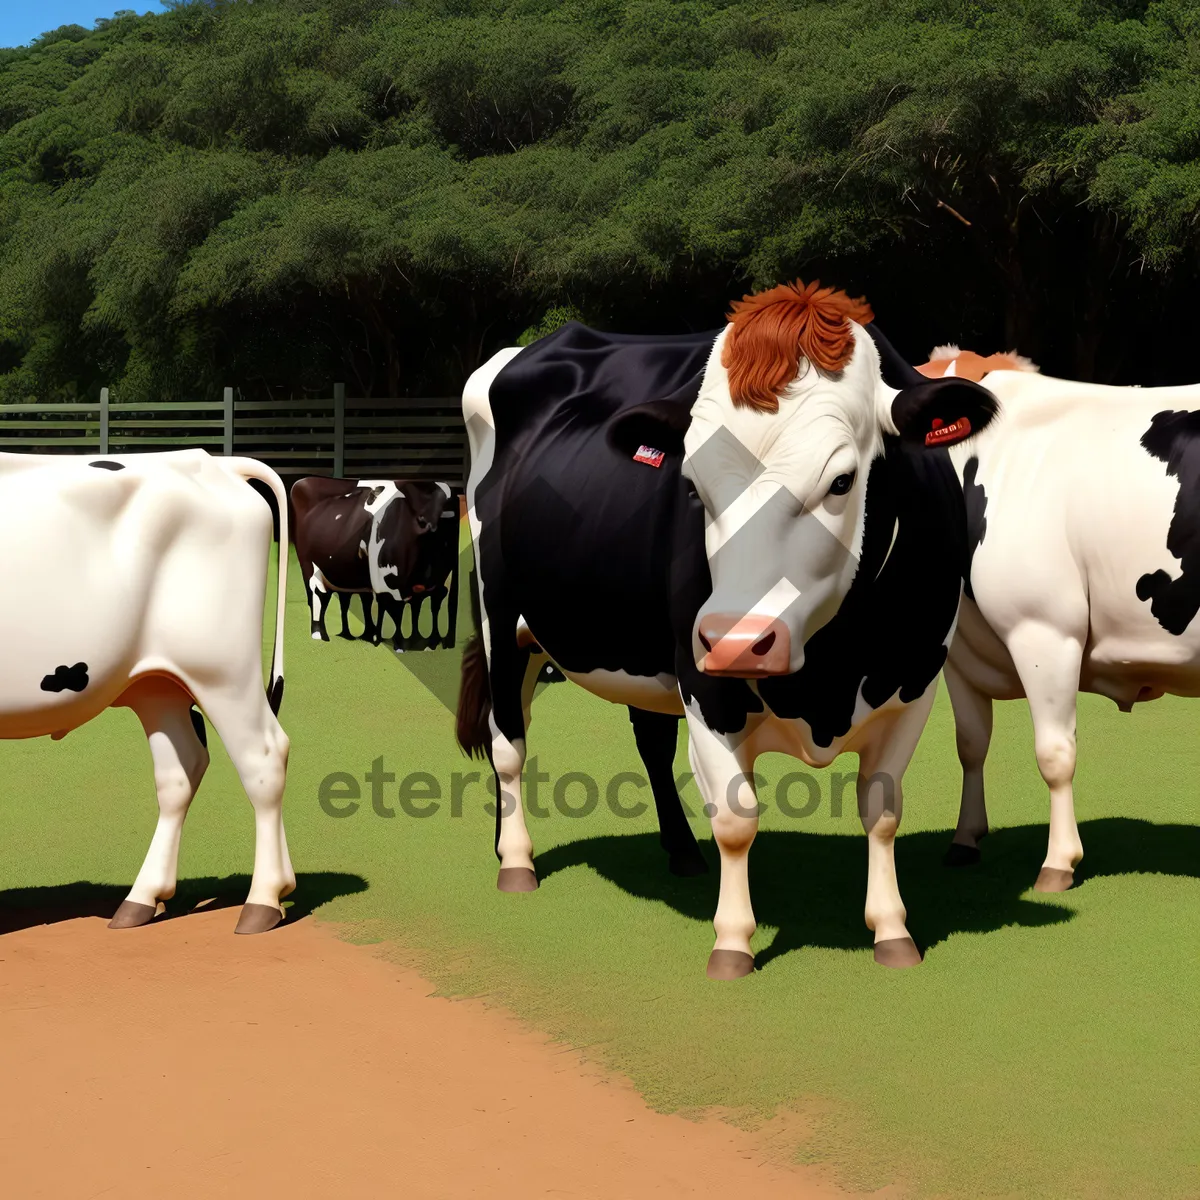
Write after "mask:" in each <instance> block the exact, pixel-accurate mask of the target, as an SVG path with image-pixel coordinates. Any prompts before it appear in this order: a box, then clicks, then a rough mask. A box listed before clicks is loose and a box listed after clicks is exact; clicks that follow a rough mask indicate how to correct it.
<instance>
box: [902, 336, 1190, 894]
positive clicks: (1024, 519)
mask: <svg viewBox="0 0 1200 1200" xmlns="http://www.w3.org/2000/svg"><path fill="white" fill-rule="evenodd" d="M917 370H918V371H920V372H921V374H922V375H924V376H927V377H932V378H935V379H936V378H946V377H951V378H953V377H958V378H971V379H977V380H981V381H982V382H983V383H984V384H985V385H986V386H987V388H988V389H989V390H990V391H992V392H993V393H994V394H995V395H996V396H997V397H998V398H999V400H1000V402H1001V404H1002V405H1003V407H1004V416H1003V419H1002V420H998V421H996V422H995V423H994V424H993V425H992V426H991V427H990V428H989V429H988V430H987V431H986V433H984V435H983V436H982V437H980V438H979V439H978V440H977V441H975V442H972V444H971V445H970V446H963V447H956V448H955V450H954V451H953V452H952V453H951V458H952V461H953V462H954V465H955V468H956V469H957V471H958V472H959V476H960V478H961V479H962V481H963V487H964V491H965V493H966V497H967V502H968V512H969V534H970V546H971V550H972V558H971V565H970V574H969V580H968V585H967V598H966V599H965V600H964V602H963V606H962V615H961V619H960V622H959V627H958V631H957V633H956V635H955V638H954V642H953V644H952V646H951V650H950V657H949V661H948V662H947V664H946V684H947V688H948V690H949V693H950V699H951V702H952V703H953V706H954V723H955V727H956V731H957V741H958V753H959V758H960V760H961V762H962V768H963V791H962V806H961V809H960V813H959V819H958V828H957V829H956V831H955V834H954V841H953V843H952V844H951V846H950V849H949V851H948V853H947V862H949V863H950V864H952V865H961V864H963V863H968V862H973V861H976V860H977V859H978V858H979V840H980V839H981V838H982V837H983V836H984V835H985V834H986V833H987V829H988V818H987V808H986V805H985V802H984V790H983V766H984V761H985V759H986V758H987V752H988V746H989V743H990V741H991V736H992V702H993V700H1012V699H1018V698H1020V697H1022V696H1025V697H1027V698H1028V700H1029V711H1030V715H1031V716H1032V718H1033V733H1034V749H1035V753H1036V756H1037V763H1038V768H1039V770H1040V771H1041V775H1042V778H1043V780H1044V781H1045V783H1046V786H1047V787H1048V789H1049V792H1050V833H1049V840H1048V845H1047V848H1046V857H1045V859H1044V861H1043V864H1042V868H1041V871H1040V873H1039V874H1038V876H1037V881H1036V883H1035V887H1036V888H1037V890H1039V891H1043V892H1059V891H1064V890H1066V889H1067V888H1069V887H1070V886H1071V885H1072V883H1073V882H1074V879H1075V868H1076V866H1078V864H1079V862H1080V860H1081V859H1082V857H1083V844H1082V842H1081V840H1080V837H1079V829H1078V826H1077V825H1076V822H1075V801H1074V789H1073V781H1074V775H1075V704H1076V701H1075V697H1076V695H1077V693H1078V692H1080V691H1085V692H1093V693H1095V694H1097V695H1100V696H1106V697H1108V698H1109V699H1111V700H1112V701H1113V702H1114V703H1115V704H1117V706H1118V707H1119V708H1121V709H1122V710H1123V711H1125V712H1128V711H1129V710H1130V709H1131V708H1132V707H1133V705H1134V704H1140V703H1144V702H1146V701H1148V700H1156V699H1158V698H1159V697H1160V696H1162V695H1164V694H1166V693H1170V694H1172V695H1177V696H1196V695H1200V621H1197V620H1196V616H1197V613H1200V385H1192V386H1188V387H1158V388H1138V387H1124V388H1123V387H1103V386H1099V385H1097V384H1091V383H1081V382H1077V381H1074V380H1067V379H1053V378H1049V377H1047V376H1043V375H1041V374H1040V373H1039V372H1038V371H1037V368H1036V367H1034V366H1033V365H1032V364H1031V363H1030V362H1029V361H1028V360H1027V359H1023V358H1021V357H1020V356H1019V355H1015V354H999V355H991V356H989V357H986V358H985V357H983V356H981V355H978V354H974V353H973V352H971V351H961V350H959V348H958V347H957V346H948V347H940V348H939V349H938V350H936V351H935V352H934V355H933V357H932V358H931V360H930V361H929V362H928V363H926V364H924V365H923V366H921V367H919V368H917Z"/></svg>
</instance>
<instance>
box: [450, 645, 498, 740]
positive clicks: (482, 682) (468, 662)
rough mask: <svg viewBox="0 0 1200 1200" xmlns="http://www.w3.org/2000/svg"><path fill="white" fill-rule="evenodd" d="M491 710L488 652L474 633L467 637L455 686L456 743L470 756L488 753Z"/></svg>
mask: <svg viewBox="0 0 1200 1200" xmlns="http://www.w3.org/2000/svg"><path fill="white" fill-rule="evenodd" d="M491 712H492V697H491V691H490V689H489V687H488V664H487V654H486V653H485V652H484V649H483V638H481V637H480V636H479V634H477V633H476V634H472V635H471V637H469V638H468V639H467V644H466V647H465V649H464V650H463V657H462V682H461V684H460V685H459V689H458V712H457V713H456V714H455V734H456V736H457V738H458V744H459V745H460V746H461V747H462V748H463V751H464V753H466V754H467V755H469V756H470V757H471V758H484V757H485V756H486V755H487V751H488V747H489V746H490V745H491V741H492V731H491V728H490V726H489V723H488V717H489V716H490V715H491Z"/></svg>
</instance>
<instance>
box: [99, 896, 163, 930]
mask: <svg viewBox="0 0 1200 1200" xmlns="http://www.w3.org/2000/svg"><path fill="white" fill-rule="evenodd" d="M157 912H158V909H157V908H155V906H154V905H153V904H139V903H138V902H137V901H136V900H122V901H121V907H120V908H118V909H117V911H116V912H115V913H113V919H112V920H111V921H109V923H108V927H109V929H137V928H138V926H139V925H149V924H150V922H151V921H153V920H154V916H155V914H156V913H157Z"/></svg>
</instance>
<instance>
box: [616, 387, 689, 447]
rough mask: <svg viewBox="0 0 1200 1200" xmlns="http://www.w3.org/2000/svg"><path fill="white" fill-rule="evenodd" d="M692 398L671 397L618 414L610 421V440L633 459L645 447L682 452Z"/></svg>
mask: <svg viewBox="0 0 1200 1200" xmlns="http://www.w3.org/2000/svg"><path fill="white" fill-rule="evenodd" d="M694 399H695V392H694V391H693V392H692V394H691V396H690V398H688V399H686V400H685V399H683V398H676V397H675V396H668V397H666V398H665V399H662V400H649V401H647V402H646V403H645V404H637V405H635V406H634V407H633V408H627V409H625V410H624V411H623V412H619V413H617V415H616V416H615V417H613V418H612V420H611V421H610V422H609V426H608V442H609V445H610V446H612V447H613V448H614V449H615V450H616V451H617V453H618V454H621V455H623V456H625V457H628V458H632V457H633V456H634V455H635V454H637V452H638V451H639V450H640V449H641V448H642V447H643V446H645V447H648V448H650V449H652V450H662V451H663V452H664V453H666V454H681V453H682V452H683V435H684V434H685V433H687V430H688V426H689V425H690V424H691V423H692V401H693V400H694Z"/></svg>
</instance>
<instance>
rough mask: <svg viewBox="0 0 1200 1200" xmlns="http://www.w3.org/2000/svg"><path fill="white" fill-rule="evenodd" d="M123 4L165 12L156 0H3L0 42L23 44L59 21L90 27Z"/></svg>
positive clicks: (129, 6)
mask: <svg viewBox="0 0 1200 1200" xmlns="http://www.w3.org/2000/svg"><path fill="white" fill-rule="evenodd" d="M122 8H132V9H133V10H134V11H135V12H139V13H148V12H162V5H161V4H158V3H157V2H156V0H124V2H123V3H121V2H119V0H0V46H23V45H25V43H26V42H31V41H33V39H34V38H35V37H37V36H38V35H39V34H41V33H45V32H46V31H47V30H49V29H57V28H58V27H59V26H60V25H82V26H83V27H84V28H85V29H91V27H92V24H93V23H94V22H95V20H96V18H97V17H111V16H112V15H113V13H115V12H116V11H117V10H118V9H122Z"/></svg>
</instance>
